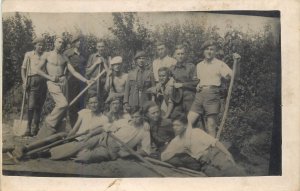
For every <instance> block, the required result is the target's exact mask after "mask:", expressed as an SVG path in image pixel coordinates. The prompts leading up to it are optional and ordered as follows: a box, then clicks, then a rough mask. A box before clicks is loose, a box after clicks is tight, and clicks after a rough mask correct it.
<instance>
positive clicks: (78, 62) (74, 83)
mask: <svg viewBox="0 0 300 191" xmlns="http://www.w3.org/2000/svg"><path fill="white" fill-rule="evenodd" d="M81 42H82V36H81V35H76V36H74V38H73V40H72V48H70V49H68V50H66V51H65V52H64V55H65V56H66V57H67V58H68V59H69V60H70V63H71V64H72V66H73V68H74V69H75V70H76V72H78V73H80V74H81V75H84V73H85V67H84V64H85V62H86V59H85V57H84V56H83V55H82V53H81V52H80V47H81ZM67 78H68V90H67V94H68V95H67V98H68V102H71V101H72V100H73V99H74V98H75V97H76V96H77V95H78V94H79V93H80V92H81V91H82V90H83V88H84V83H82V82H81V81H80V80H78V79H77V78H76V77H75V76H73V75H69V74H68V77H67ZM83 108H84V97H81V98H79V100H78V101H77V102H76V103H74V104H73V105H72V106H71V107H70V108H69V118H70V125H71V127H73V126H74V125H75V123H76V121H77V118H78V114H77V113H78V112H79V111H80V110H81V109H83Z"/></svg>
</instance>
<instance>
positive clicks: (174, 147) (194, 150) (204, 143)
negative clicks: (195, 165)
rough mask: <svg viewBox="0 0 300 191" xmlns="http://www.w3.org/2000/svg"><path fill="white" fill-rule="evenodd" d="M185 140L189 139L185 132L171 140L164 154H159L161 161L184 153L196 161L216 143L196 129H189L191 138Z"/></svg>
mask: <svg viewBox="0 0 300 191" xmlns="http://www.w3.org/2000/svg"><path fill="white" fill-rule="evenodd" d="M187 139H189V138H188V137H187V135H186V132H185V133H184V134H183V135H182V136H179V135H177V136H176V137H175V138H174V139H172V141H171V142H170V143H169V145H168V146H167V148H166V149H165V150H164V152H162V153H161V160H162V161H166V160H169V159H171V158H172V157H173V156H174V155H175V154H180V153H186V154H188V155H190V156H191V157H193V158H195V159H197V160H198V159H199V158H200V157H201V156H202V155H203V154H205V151H206V149H208V148H209V147H210V146H215V144H216V142H217V139H215V138H214V137H212V136H210V135H209V134H207V133H206V132H204V131H203V130H201V129H198V128H194V129H191V137H190V139H189V140H187Z"/></svg>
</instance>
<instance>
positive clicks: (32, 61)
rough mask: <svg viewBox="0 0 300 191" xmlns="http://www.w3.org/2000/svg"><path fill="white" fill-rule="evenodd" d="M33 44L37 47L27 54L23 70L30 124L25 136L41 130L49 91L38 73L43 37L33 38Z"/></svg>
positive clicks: (33, 134)
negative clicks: (42, 113) (41, 121)
mask: <svg viewBox="0 0 300 191" xmlns="http://www.w3.org/2000/svg"><path fill="white" fill-rule="evenodd" d="M33 44H34V47H35V48H34V50H33V51H30V52H27V53H26V54H25V56H24V61H23V64H22V70H21V75H22V80H23V88H24V89H26V91H27V92H28V113H27V115H28V124H27V129H26V132H25V136H35V135H36V134H37V131H38V130H39V124H40V117H41V110H42V107H43V105H44V102H45V98H46V93H47V88H46V82H45V80H44V79H43V78H42V77H41V76H39V75H38V74H37V70H36V67H37V65H38V64H39V62H40V60H41V57H42V54H43V39H42V38H36V39H34V40H33ZM27 69H28V70H27ZM26 74H27V75H28V79H27V80H28V81H27V86H25V85H26ZM33 118H34V119H33ZM32 120H34V126H33V127H32Z"/></svg>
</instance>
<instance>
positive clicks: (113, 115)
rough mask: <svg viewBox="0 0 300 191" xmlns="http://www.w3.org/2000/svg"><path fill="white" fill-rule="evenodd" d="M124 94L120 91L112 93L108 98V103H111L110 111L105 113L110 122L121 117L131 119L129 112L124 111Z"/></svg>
mask: <svg viewBox="0 0 300 191" xmlns="http://www.w3.org/2000/svg"><path fill="white" fill-rule="evenodd" d="M122 103H123V95H121V94H118V93H111V94H110V95H109V97H108V98H107V100H106V104H108V105H109V111H107V112H105V113H104V115H105V116H106V117H107V118H108V122H109V123H112V122H114V121H116V120H119V119H130V115H129V114H128V113H124V110H123V106H122Z"/></svg>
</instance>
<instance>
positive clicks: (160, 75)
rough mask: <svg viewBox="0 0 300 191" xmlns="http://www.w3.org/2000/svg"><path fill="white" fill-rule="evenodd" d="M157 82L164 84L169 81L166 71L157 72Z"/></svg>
mask: <svg viewBox="0 0 300 191" xmlns="http://www.w3.org/2000/svg"><path fill="white" fill-rule="evenodd" d="M158 79H159V82H160V83H162V84H166V83H167V82H168V81H169V75H168V73H167V71H159V72H158Z"/></svg>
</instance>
